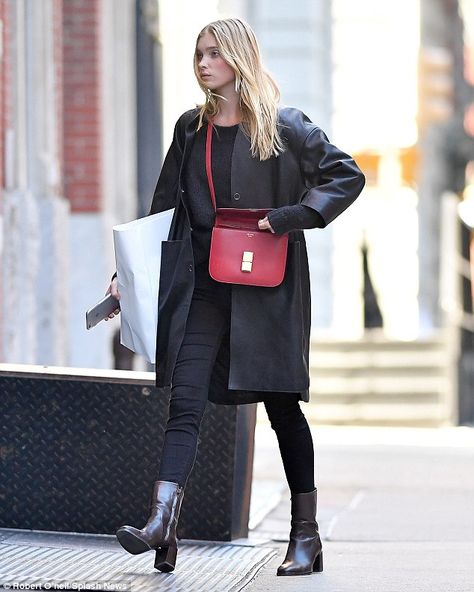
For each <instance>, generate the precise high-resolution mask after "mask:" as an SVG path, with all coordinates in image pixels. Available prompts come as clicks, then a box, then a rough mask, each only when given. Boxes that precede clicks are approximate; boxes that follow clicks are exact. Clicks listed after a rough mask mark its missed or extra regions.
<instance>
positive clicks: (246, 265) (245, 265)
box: [240, 251, 253, 272]
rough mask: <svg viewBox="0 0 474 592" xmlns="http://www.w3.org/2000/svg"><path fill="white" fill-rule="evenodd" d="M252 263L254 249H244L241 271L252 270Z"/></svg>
mask: <svg viewBox="0 0 474 592" xmlns="http://www.w3.org/2000/svg"><path fill="white" fill-rule="evenodd" d="M252 263H253V252H252V251H244V253H243V255H242V265H241V267H240V269H241V271H247V272H250V271H252Z"/></svg>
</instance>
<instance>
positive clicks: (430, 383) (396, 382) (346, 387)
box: [310, 374, 449, 397]
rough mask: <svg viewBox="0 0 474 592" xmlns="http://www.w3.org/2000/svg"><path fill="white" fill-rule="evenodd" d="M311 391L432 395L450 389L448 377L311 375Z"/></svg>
mask: <svg viewBox="0 0 474 592" xmlns="http://www.w3.org/2000/svg"><path fill="white" fill-rule="evenodd" d="M310 384H311V392H313V393H315V394H317V395H318V396H332V395H337V394H345V395H357V394H370V395H372V396H374V397H376V396H377V395H378V394H379V393H380V394H384V395H385V394H392V395H393V396H396V395H397V394H402V393H403V394H413V395H416V394H431V393H439V394H442V393H445V392H446V391H447V389H448V388H449V378H448V377H447V376H425V375H421V376H403V375H400V376H396V377H391V376H385V375H382V376H371V377H364V376H350V377H346V376H338V377H335V376H333V377H324V376H315V375H313V374H311V382H310Z"/></svg>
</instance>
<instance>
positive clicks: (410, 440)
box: [245, 414, 474, 592]
mask: <svg viewBox="0 0 474 592" xmlns="http://www.w3.org/2000/svg"><path fill="white" fill-rule="evenodd" d="M260 417H262V415H261V414H260ZM312 432H313V437H314V442H315V450H316V475H317V485H318V501H319V514H318V520H319V523H320V529H321V533H322V537H323V545H324V572H323V573H322V574H312V575H310V576H300V577H277V576H276V575H275V571H276V568H277V567H278V565H279V564H280V563H281V561H282V559H283V557H284V554H285V550H286V542H282V540H283V539H284V538H286V537H287V536H288V531H289V510H290V505H289V493H288V491H287V490H285V493H284V495H283V497H282V500H281V502H280V503H279V504H278V505H277V507H276V508H275V509H274V510H273V511H272V512H271V513H270V514H268V515H267V517H266V518H265V519H264V520H263V522H261V523H260V524H259V525H258V526H257V527H256V528H255V529H254V530H253V531H252V533H251V536H250V538H251V539H252V538H253V539H254V540H255V539H257V538H258V537H262V545H273V546H274V547H275V548H277V550H278V553H277V556H276V557H274V558H273V559H272V560H271V561H270V562H268V563H267V564H266V565H265V566H264V567H263V568H262V569H261V570H260V571H259V572H258V574H257V576H256V578H255V579H254V580H253V581H252V582H251V583H250V584H249V585H248V586H246V587H245V592H262V591H270V590H272V591H273V590H279V591H280V590H281V591H282V592H285V591H290V590H291V591H292V590H294V591H297V590H298V592H305V591H306V590H308V591H309V590H312V591H313V590H317V591H319V592H371V591H374V592H382V591H383V592H424V591H429V592H474V429H473V428H438V429H436V428H426V429H424V428H423V429H417V428H364V427H360V428H359V427H327V426H325V427H313V428H312ZM276 450H277V448H276V440H275V437H274V434H273V432H272V431H271V429H270V428H269V426H268V424H267V423H266V422H265V421H264V422H263V423H260V424H259V425H258V428H257V437H256V459H255V473H254V479H255V480H256V481H257V482H259V481H264V480H267V481H268V482H273V483H274V484H275V487H277V486H278V483H280V485H281V480H282V475H283V469H282V467H281V461H280V460H279V456H278V454H275V452H276ZM264 539H267V542H263V541H264Z"/></svg>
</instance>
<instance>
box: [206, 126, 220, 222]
mask: <svg viewBox="0 0 474 592" xmlns="http://www.w3.org/2000/svg"><path fill="white" fill-rule="evenodd" d="M212 127H213V126H212V119H208V122H207V135H206V174H207V182H208V184H209V191H210V192H211V199H212V205H213V206H214V210H216V211H217V206H216V193H215V191H214V181H213V179H212V153H211V145H212Z"/></svg>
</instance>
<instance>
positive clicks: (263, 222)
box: [258, 216, 275, 234]
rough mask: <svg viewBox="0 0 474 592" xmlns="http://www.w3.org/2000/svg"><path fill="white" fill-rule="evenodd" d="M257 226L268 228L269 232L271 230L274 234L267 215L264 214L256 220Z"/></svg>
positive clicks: (263, 228) (261, 228) (262, 228)
mask: <svg viewBox="0 0 474 592" xmlns="http://www.w3.org/2000/svg"><path fill="white" fill-rule="evenodd" d="M258 227H259V229H260V230H269V231H270V232H273V234H275V231H274V230H273V228H272V227H271V225H270V222H269V220H268V216H265V218H262V219H261V220H259V221H258Z"/></svg>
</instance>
